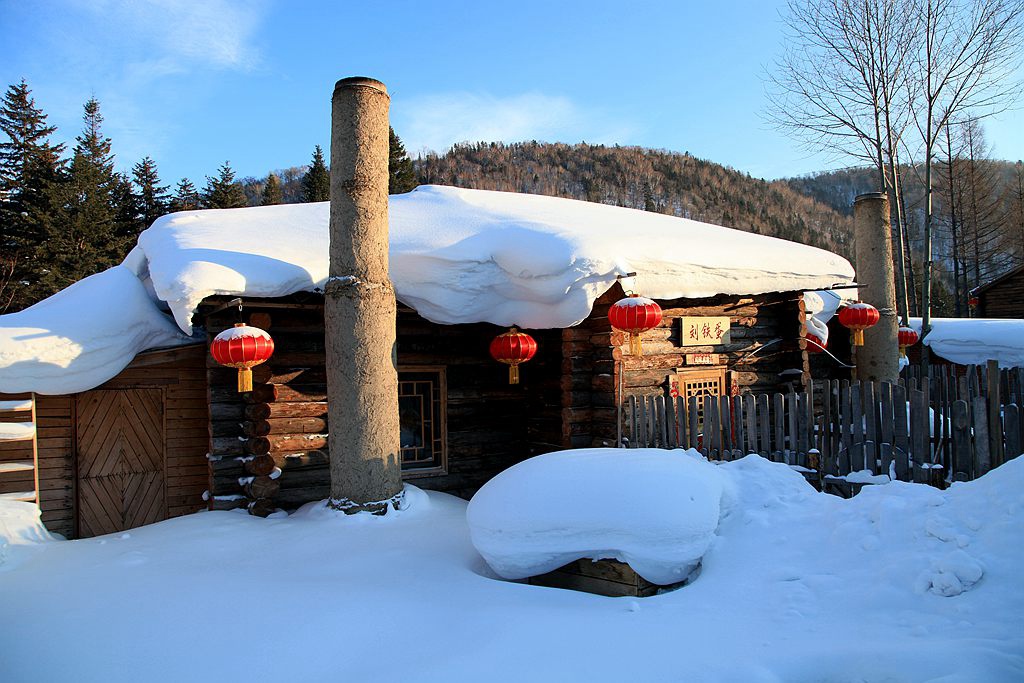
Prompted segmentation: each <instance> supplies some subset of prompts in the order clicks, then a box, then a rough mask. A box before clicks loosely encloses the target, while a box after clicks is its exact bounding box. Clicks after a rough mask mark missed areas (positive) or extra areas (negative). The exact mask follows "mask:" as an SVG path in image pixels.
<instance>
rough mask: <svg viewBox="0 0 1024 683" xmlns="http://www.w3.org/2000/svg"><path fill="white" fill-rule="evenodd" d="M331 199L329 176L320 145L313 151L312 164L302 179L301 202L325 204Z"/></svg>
mask: <svg viewBox="0 0 1024 683" xmlns="http://www.w3.org/2000/svg"><path fill="white" fill-rule="evenodd" d="M330 198H331V174H330V173H329V172H328V170H327V164H325V163H324V151H323V150H322V149H320V145H317V146H316V149H314V150H313V163H312V164H311V165H310V167H309V171H307V172H306V175H305V177H304V178H303V179H302V201H304V202H326V201H329V200H330Z"/></svg>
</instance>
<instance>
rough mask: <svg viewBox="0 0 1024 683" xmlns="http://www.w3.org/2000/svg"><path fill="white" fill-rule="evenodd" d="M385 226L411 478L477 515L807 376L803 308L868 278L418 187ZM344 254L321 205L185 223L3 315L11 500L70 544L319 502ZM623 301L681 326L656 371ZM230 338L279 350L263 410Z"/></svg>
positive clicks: (797, 256) (670, 228)
mask: <svg viewBox="0 0 1024 683" xmlns="http://www.w3.org/2000/svg"><path fill="white" fill-rule="evenodd" d="M390 226H391V230H390V240H391V246H390V252H391V256H390V258H391V279H392V282H393V283H394V286H395V290H396V293H397V297H398V299H399V311H398V315H397V321H396V323H397V331H398V344H397V349H396V358H397V366H398V373H399V394H400V400H399V402H400V411H401V426H402V456H403V473H404V476H406V477H407V478H409V479H412V480H414V481H415V483H416V485H417V486H420V487H423V488H431V489H439V490H444V491H448V492H451V493H454V494H456V495H460V496H463V497H468V496H470V495H471V494H472V493H473V492H474V491H475V490H476V489H477V488H479V487H480V486H481V485H482V484H483V483H484V482H485V481H487V480H488V479H489V478H490V477H492V476H493V475H494V474H495V473H497V472H499V471H501V470H502V469H504V468H506V467H508V466H509V465H511V464H513V463H515V462H517V461H519V460H522V459H525V458H527V457H529V456H531V455H534V454H537V453H541V452H546V451H551V450H556V449H560V448H565V447H583V446H595V445H596V446H613V445H615V443H616V440H617V438H618V433H619V426H620V425H621V419H622V415H621V413H620V411H619V407H620V406H621V405H622V403H623V400H624V399H625V397H627V396H629V395H637V394H653V393H666V394H667V393H668V392H673V391H676V392H679V393H680V394H682V395H702V394H707V393H714V394H719V393H726V392H729V393H740V392H746V391H752V390H756V391H767V390H774V389H776V388H778V387H779V386H780V385H782V384H784V383H787V382H789V383H792V382H804V381H806V378H807V355H806V352H805V342H804V324H805V320H804V304H803V296H802V292H804V291H805V290H815V289H823V288H828V287H830V286H833V285H836V284H843V283H848V282H850V281H852V278H853V269H852V267H851V266H850V264H849V263H848V262H847V261H846V260H845V259H843V258H841V257H839V256H837V255H835V254H831V253H829V252H826V251H823V250H820V249H816V248H813V247H809V246H805V245H801V244H796V243H792V242H787V241H784V240H779V239H775V238H771V237H766V236H762V235H757V234H752V233H745V232H741V231H738V230H732V229H728V228H723V227H720V226H714V225H708V224H704V223H698V222H695V221H691V220H686V219H681V218H675V217H671V216H665V215H660V214H654V213H648V212H643V211H636V210H632V209H624V208H619V207H612V206H606V205H600V204H591V203H586V202H579V201H573V200H566V199H556V198H552V197H541V196H535V195H521V194H511V193H501V192H488V191H478V190H464V189H456V188H448V187H436V186H424V187H420V188H418V189H417V190H415V191H413V192H411V193H408V194H405V195H396V196H393V197H392V198H391V202H390ZM327 242H328V204H326V203H323V204H300V205H283V206H269V207H258V208H247V209H232V210H209V211H192V212H183V213H177V214H171V215H168V216H165V217H163V218H161V219H159V220H158V221H156V222H155V223H154V224H153V226H152V227H150V228H149V229H148V230H146V231H145V232H144V233H143V234H142V235H141V236H140V238H139V242H138V246H137V247H136V249H134V250H133V251H132V253H131V254H130V255H129V256H128V258H127V259H126V260H125V262H124V264H122V265H121V266H117V267H115V268H112V269H111V270H108V271H105V272H103V273H100V274H97V275H94V276H92V277H90V278H86V279H85V280H83V281H81V282H79V283H76V284H75V285H73V286H72V287H69V288H68V289H66V290H64V291H63V292H61V293H59V294H57V295H55V296H53V297H51V298H50V299H47V300H45V301H43V302H40V303H39V304H37V305H35V306H33V307H31V308H29V309H27V310H25V311H22V312H20V313H15V314H11V315H7V316H2V317H0V392H2V393H0V399H6V400H7V401H9V403H7V404H0V405H5V406H8V407H14V406H15V404H16V401H15V400H16V399H29V400H27V401H24V402H23V403H22V407H27V409H26V410H25V411H23V412H21V413H18V412H14V411H11V412H8V413H5V414H3V415H0V420H5V421H7V422H16V421H25V422H32V423H33V424H34V428H32V429H21V431H18V430H17V429H14V428H12V429H0V434H2V435H8V436H10V434H11V433H14V432H17V434H21V436H22V438H21V439H14V438H7V439H6V440H0V494H4V495H10V496H11V497H18V496H21V497H27V498H34V497H36V496H38V500H39V503H40V506H41V508H42V511H43V519H44V521H45V522H46V524H47V525H48V527H49V528H50V529H51V530H53V531H56V532H59V533H62V534H64V535H66V536H70V537H76V536H78V537H85V536H92V535H97V534H102V533H109V532H113V531H120V530H123V529H127V528H131V527H134V526H138V525H141V524H145V523H150V522H155V521H158V520H160V519H164V518H167V517H170V516H175V515H180V514H185V513H188V512H193V511H197V510H200V509H205V508H207V507H211V508H215V509H224V508H232V507H248V508H249V509H250V511H252V512H254V513H256V514H266V513H267V512H269V511H271V510H273V509H274V508H277V507H283V508H294V507H296V506H298V505H300V504H302V503H305V502H307V501H311V500H318V499H322V498H325V497H326V496H327V493H328V485H329V472H328V468H327V458H328V455H327V452H328V451H327V448H326V445H327V438H328V434H329V426H328V425H327V408H326V405H327V404H326V387H325V373H324V322H323V297H322V294H321V291H322V288H323V286H324V284H325V282H326V279H327V272H328V258H327V253H328V249H327V246H328V245H327ZM633 273H635V276H634V275H631V274H633ZM627 291H635V292H636V293H639V294H642V295H644V296H648V297H651V298H653V299H655V300H657V301H658V302H659V303H660V305H661V307H662V309H663V310H664V317H663V319H662V322H661V324H660V325H659V326H658V327H656V328H654V329H652V330H650V331H649V332H646V333H645V334H644V335H643V344H644V353H643V355H642V356H634V355H631V354H630V353H629V349H628V344H627V343H626V337H625V335H624V334H623V333H621V332H618V331H614V330H613V329H612V328H611V326H610V324H609V322H608V317H607V312H608V308H609V306H610V305H611V304H612V303H614V302H615V301H616V300H617V299H619V298H620V297H622V296H623V295H624V293H625V292H627ZM236 299H241V302H242V308H241V311H240V310H239V308H238V306H237V303H232V302H234V301H235V300H236ZM239 320H242V321H245V322H250V323H252V324H255V325H256V326H259V327H262V328H264V329H266V330H267V331H268V332H269V333H270V334H271V335H273V337H274V340H275V345H276V351H275V353H274V355H273V357H272V358H271V359H270V360H269V361H268V362H267V363H266V364H264V365H261V366H258V367H257V368H255V369H254V380H255V386H254V388H253V391H252V392H251V393H247V394H239V393H238V392H237V389H236V386H235V372H234V371H233V370H230V369H227V368H223V367H220V366H218V365H217V364H216V363H215V362H214V361H213V359H212V358H211V357H210V355H209V353H208V348H209V343H210V341H211V340H212V338H213V337H214V336H215V335H216V334H217V333H219V332H220V331H222V330H224V329H226V328H228V327H230V326H231V325H233V324H234V323H235V322H237V321H239ZM510 326H518V327H520V328H522V329H524V330H526V331H528V332H529V334H531V335H532V336H533V337H534V338H535V339H536V341H537V344H538V351H537V354H536V356H535V357H534V358H533V359H532V360H531V361H529V362H528V363H526V364H524V365H523V366H522V370H521V377H522V379H521V382H520V384H518V385H510V384H509V382H508V373H507V369H506V367H505V366H504V365H500V364H498V363H496V362H495V361H494V360H493V359H492V358H491V357H490V356H489V354H488V345H489V343H490V341H491V339H492V338H494V336H495V335H497V334H500V333H502V332H504V331H505V330H506V329H507V328H508V327H510ZM30 399H34V400H30ZM26 434H30V436H29V437H26V436H25V435H26ZM0 439H2V437H0ZM7 463H21V464H22V467H21V468H20V469H19V468H17V467H15V466H13V465H10V466H8V465H7ZM5 467H6V469H4V468H5Z"/></svg>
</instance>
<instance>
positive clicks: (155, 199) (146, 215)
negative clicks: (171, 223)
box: [132, 156, 170, 230]
mask: <svg viewBox="0 0 1024 683" xmlns="http://www.w3.org/2000/svg"><path fill="white" fill-rule="evenodd" d="M132 178H133V179H134V181H135V187H136V188H137V190H138V191H137V192H136V193H135V195H134V196H135V201H136V208H137V210H138V220H139V222H140V224H141V227H142V229H143V230H145V229H146V228H148V227H149V226H150V225H152V224H153V221H155V220H156V219H157V218H160V216H163V215H164V214H165V213H167V210H168V208H169V206H170V195H168V194H167V186H166V185H161V184H160V176H159V174H157V170H156V162H155V161H153V160H152V159H150V158H149V157H148V156H147V157H143V158H142V161H140V162H139V163H137V164H135V166H133V167H132Z"/></svg>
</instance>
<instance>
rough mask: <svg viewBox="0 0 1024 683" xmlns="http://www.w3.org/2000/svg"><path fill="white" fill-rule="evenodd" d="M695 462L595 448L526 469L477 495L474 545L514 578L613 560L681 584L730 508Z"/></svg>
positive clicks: (715, 480)
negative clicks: (583, 561) (723, 510)
mask: <svg viewBox="0 0 1024 683" xmlns="http://www.w3.org/2000/svg"><path fill="white" fill-rule="evenodd" d="M695 454H696V452H695V451H693V452H690V453H688V452H686V451H682V450H676V451H666V450H660V449H655V448H643V449H635V450H621V449H612V448H595V449H584V450H571V451H560V452H557V453H548V454H545V455H539V456H537V457H534V458H530V459H529V460H525V461H523V462H521V463H519V464H518V465H515V466H514V467H511V468H509V469H507V470H505V471H504V472H502V473H500V474H499V475H498V476H496V477H494V478H493V479H491V480H490V481H489V482H487V483H486V484H485V485H484V486H483V488H481V489H480V491H478V492H477V494H476V495H475V496H473V500H472V501H470V503H469V509H468V511H467V521H468V523H469V528H470V532H471V533H472V537H473V545H474V546H476V549H477V550H478V551H479V552H480V554H481V555H482V556H483V557H484V559H485V560H487V564H489V565H490V566H491V568H492V569H494V571H496V572H497V573H498V574H500V575H501V576H503V577H505V578H507V579H521V578H525V577H528V576H535V575H537V574H544V573H546V572H549V571H552V570H554V569H557V568H558V567H561V566H562V565H565V564H568V563H569V562H572V561H574V560H578V559H581V558H591V559H594V560H599V559H605V558H612V559H617V560H620V561H622V562H626V563H627V564H629V566H630V567H632V568H633V569H634V570H635V571H636V572H637V573H638V574H640V575H641V576H643V577H644V578H645V579H647V580H648V581H650V582H652V583H657V584H662V585H666V584H670V583H676V582H678V581H683V580H684V579H686V577H687V576H689V574H690V573H691V572H692V571H693V570H694V569H695V568H696V567H697V565H698V564H699V562H700V559H701V557H702V556H703V555H704V553H705V552H706V551H707V549H708V546H709V545H710V544H711V539H712V537H713V535H714V532H715V529H716V528H717V527H718V518H719V514H720V512H721V503H722V491H723V482H722V475H721V473H720V472H719V471H718V469H717V468H716V467H715V466H714V465H712V464H710V463H708V462H707V461H706V460H704V459H703V458H700V456H696V457H695Z"/></svg>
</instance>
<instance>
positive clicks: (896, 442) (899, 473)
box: [892, 385, 912, 481]
mask: <svg viewBox="0 0 1024 683" xmlns="http://www.w3.org/2000/svg"><path fill="white" fill-rule="evenodd" d="M892 413H893V415H892V426H893V444H892V445H893V458H894V459H895V460H896V477H897V478H898V479H899V480H900V481H910V465H911V462H912V460H911V459H910V438H909V436H908V435H909V433H910V419H909V417H908V416H907V388H906V387H904V386H900V385H896V386H893V388H892Z"/></svg>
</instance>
